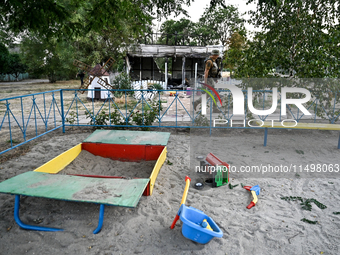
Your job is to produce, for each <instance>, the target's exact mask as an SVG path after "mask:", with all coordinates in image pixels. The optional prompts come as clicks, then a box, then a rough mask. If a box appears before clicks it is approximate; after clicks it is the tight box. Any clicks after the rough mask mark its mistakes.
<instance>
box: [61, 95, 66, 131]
mask: <svg viewBox="0 0 340 255" xmlns="http://www.w3.org/2000/svg"><path fill="white" fill-rule="evenodd" d="M60 108H61V122H62V126H63V133H65V116H64V100H63V90H62V89H61V90H60Z"/></svg>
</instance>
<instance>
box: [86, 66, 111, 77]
mask: <svg viewBox="0 0 340 255" xmlns="http://www.w3.org/2000/svg"><path fill="white" fill-rule="evenodd" d="M89 74H90V75H93V76H109V73H108V72H106V71H105V69H102V66H101V65H100V64H97V65H96V66H95V67H93V68H92V69H91V70H90V72H89Z"/></svg>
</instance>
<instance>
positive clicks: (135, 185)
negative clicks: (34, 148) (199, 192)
mask: <svg viewBox="0 0 340 255" xmlns="http://www.w3.org/2000/svg"><path fill="white" fill-rule="evenodd" d="M148 182H149V179H131V180H126V179H109V178H91V177H80V176H72V175H59V174H49V173H41V172H33V171H32V172H31V171H30V172H26V173H23V174H20V175H17V176H15V177H12V178H10V179H8V180H6V181H3V182H1V183H0V192H2V193H9V194H15V195H25V196H33V197H44V198H52V199H61V200H69V201H77V202H89V203H98V204H106V205H115V206H124V207H136V206H137V204H138V201H139V199H140V197H141V195H142V194H143V192H144V190H145V187H146V185H147V184H148Z"/></svg>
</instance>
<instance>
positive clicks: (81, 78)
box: [77, 70, 85, 86]
mask: <svg viewBox="0 0 340 255" xmlns="http://www.w3.org/2000/svg"><path fill="white" fill-rule="evenodd" d="M77 76H79V77H80V86H83V84H84V76H85V74H84V72H83V71H82V70H81V71H79V73H78V74H77Z"/></svg>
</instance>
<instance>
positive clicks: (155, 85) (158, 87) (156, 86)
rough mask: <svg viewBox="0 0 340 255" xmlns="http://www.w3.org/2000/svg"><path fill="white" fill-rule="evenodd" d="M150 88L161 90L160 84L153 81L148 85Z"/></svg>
mask: <svg viewBox="0 0 340 255" xmlns="http://www.w3.org/2000/svg"><path fill="white" fill-rule="evenodd" d="M150 88H152V89H156V90H163V86H162V85H161V84H158V83H154V84H152V85H151V86H150Z"/></svg>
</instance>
